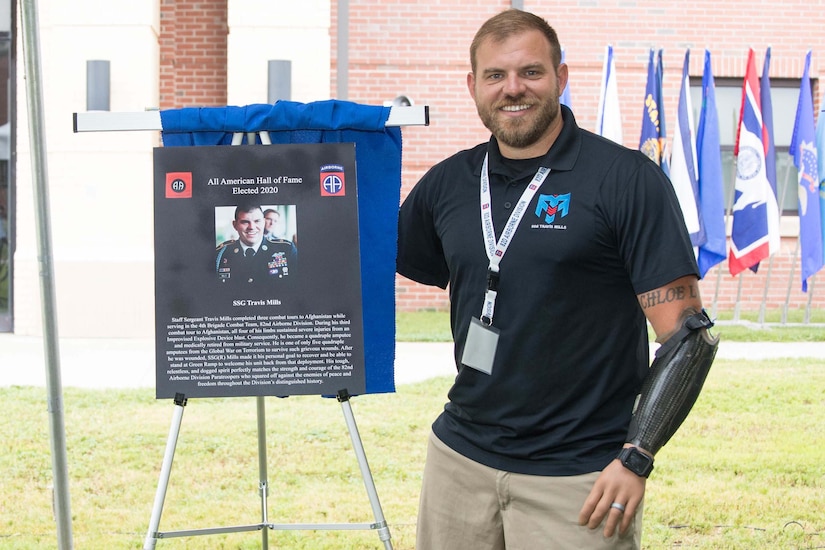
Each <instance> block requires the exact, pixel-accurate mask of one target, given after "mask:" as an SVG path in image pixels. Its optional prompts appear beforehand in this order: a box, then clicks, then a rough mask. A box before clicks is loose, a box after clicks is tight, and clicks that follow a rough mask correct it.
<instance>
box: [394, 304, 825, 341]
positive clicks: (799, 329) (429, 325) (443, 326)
mask: <svg viewBox="0 0 825 550" xmlns="http://www.w3.org/2000/svg"><path fill="white" fill-rule="evenodd" d="M758 316H759V314H758V312H745V313H742V314H741V315H740V318H739V320H738V321H737V322H733V320H732V318H733V313H732V312H720V313H719V315H718V317H717V319H716V321H717V325H716V327H715V328H714V329H713V333H714V334H717V333H718V334H721V335H722V338H723V341H724V340H727V341H731V342H734V341H736V342H825V311H820V310H816V311H814V312H813V313H812V315H811V319H810V322H809V323H807V324H805V323H803V320H804V311H802V310H793V311H790V312H789V314H788V319H787V322H786V323H784V324H783V323H782V322H781V312H768V313H766V316H765V323H763V324H758V323H757V322H756V321H757V319H758ZM396 326H397V328H396V330H397V339H398V340H399V341H402V342H449V341H450V340H451V339H452V335H451V333H450V315H449V313H447V312H445V311H416V312H399V313H398V314H397V315H396ZM649 337H650V339H651V340H653V339H654V337H653V332H652V331H650V332H649Z"/></svg>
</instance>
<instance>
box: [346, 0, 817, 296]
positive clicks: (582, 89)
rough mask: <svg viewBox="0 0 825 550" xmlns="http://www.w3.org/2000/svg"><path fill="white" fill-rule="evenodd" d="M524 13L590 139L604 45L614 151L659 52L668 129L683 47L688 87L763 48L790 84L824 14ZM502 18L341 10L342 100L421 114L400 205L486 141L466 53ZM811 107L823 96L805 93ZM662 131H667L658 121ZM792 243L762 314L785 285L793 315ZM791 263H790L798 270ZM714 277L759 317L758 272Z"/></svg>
mask: <svg viewBox="0 0 825 550" xmlns="http://www.w3.org/2000/svg"><path fill="white" fill-rule="evenodd" d="M525 4H526V6H525V7H526V8H527V9H529V10H531V11H533V12H535V13H537V14H539V15H541V16H543V17H545V18H546V19H547V20H548V21H549V22H550V24H551V25H553V26H554V27H555V29H556V30H557V32H558V33H559V38H560V40H561V43H562V46H563V47H564V48H565V49H566V53H567V63H568V65H569V66H570V80H571V91H572V101H573V106H574V111H575V113H576V118H577V121H578V123H579V125H580V126H582V127H584V128H591V129H592V128H593V127H594V125H595V120H596V109H597V104H598V99H599V85H600V81H601V72H602V64H603V58H604V50H605V46H606V45H607V44H608V43H610V44H613V46H614V53H615V56H616V70H617V74H618V88H619V92H620V103H621V108H622V116H623V123H624V137H625V145H628V146H630V147H635V146H637V145H638V140H639V132H640V128H641V117H642V104H641V102H642V99H641V98H642V96H643V94H644V88H645V80H646V71H647V58H648V51H649V49H650V48H651V47H654V48H657V49H658V48H664V66H665V77H664V83H665V90H664V91H665V97H666V98H667V99H666V101H665V113H666V115H667V117H666V118H667V120H668V121H672V120H673V117H674V115H673V113H674V112H675V110H676V103H677V101H678V81H679V78H680V76H681V67H682V61H683V58H684V53H685V49H686V48H691V53H692V55H691V68H690V74H691V75H692V76H701V74H702V62H703V59H702V58H703V50H704V48H706V47H707V48H709V49H710V50H711V53H712V55H713V71H714V75H715V76H716V77H717V78H721V77H734V78H742V76H743V75H744V69H745V62H746V60H747V50H748V48H749V47H753V48H754V50H755V52H756V54H757V64H758V71H759V72H760V73H761V61H762V56H763V54H764V51H765V48H766V47H767V46H768V45H771V46H772V63H771V78H796V79H798V78H800V77H801V75H802V65H803V60H804V55H805V52H806V51H807V50H808V49H809V48H811V47H816V46H818V45H821V41H819V37H820V36H821V33H822V29H825V12H823V10H811V9H810V3H809V2H807V1H805V0H784V1H783V2H781V3H777V2H771V1H769V0H761V1H760V0H757V1H755V2H754V1H751V0H749V1H747V2H746V1H744V0H735V1H732V2H728V3H719V2H717V1H713V0H697V1H694V2H690V3H684V2H660V3H657V4H655V7H650V6H652V5H653V4H652V3H648V2H625V1H622V0H599V1H592V2H580V1H578V0H576V1H558V0H534V1H532V2H528V3H525ZM508 7H510V2H509V1H505V0H495V1H489V0H488V1H482V0H468V1H461V2H443V1H442V2H438V1H436V0H349V10H350V13H349V23H350V29H349V82H348V90H349V94H348V97H347V98H346V99H349V100H352V101H357V102H360V103H367V104H381V103H382V102H383V101H386V100H390V99H392V98H394V97H395V96H397V95H400V94H404V95H407V96H408V97H410V98H412V99H413V101H414V102H415V103H416V104H426V105H429V106H430V126H429V127H426V128H421V127H408V128H405V129H404V131H403V135H404V161H403V174H402V180H403V189H402V195H406V193H407V192H408V191H409V189H410V188H411V186H412V185H413V184H414V183H415V181H417V180H418V178H419V177H420V176H421V175H422V174H423V173H424V172H425V171H426V170H427V168H428V167H430V166H431V165H433V164H434V163H435V162H437V161H438V160H441V159H442V158H444V157H446V156H448V155H449V154H451V153H453V152H455V151H457V150H459V149H463V148H467V147H470V146H472V145H475V144H476V143H478V142H480V141H483V140H486V139H487V136H488V133H487V131H486V129H485V128H483V126H482V125H481V124H480V123H479V122H478V119H477V116H476V113H475V107H474V105H473V103H472V100H471V99H470V97H469V94H468V92H467V88H466V74H467V72H468V71H469V53H468V49H469V45H470V42H471V40H472V37H473V35H474V33H475V31H476V29H477V28H478V26H479V25H480V24H481V23H482V22H483V21H484V20H485V19H487V18H488V17H490V16H492V15H494V14H495V13H497V12H499V11H501V10H502V9H506V8H508ZM331 13H332V25H331V28H330V32H331V35H332V66H331V75H332V86H331V88H330V94H331V96H332V97H334V96H335V93H336V92H335V91H336V89H337V88H336V62H335V56H336V53H337V40H336V33H337V30H336V29H337V27H336V25H337V1H336V0H331ZM824 73H825V51H816V50H815V51H814V59H813V66H812V70H811V75H812V78H814V79H818V78H819V77H820V76H822V75H823V74H824ZM815 90H816V96H815V97H817V99H818V96H819V95H820V94H821V93H822V87H820V86H818V87H816V88H815ZM669 124H670V125H671V128H672V124H673V123H672V122H669ZM795 246H796V240H795V239H783V245H782V250H781V252H780V253H779V254H778V255H777V256H776V257H775V259H774V265H773V268H772V270H771V281H770V284H769V307H770V308H771V309H777V308H781V306H782V305H783V304H784V303H785V299H786V295H787V292H788V282H789V280H791V282H792V285H791V288H792V293H791V307H804V305H805V304H806V303H807V296H806V295H803V294H802V293H801V292H800V290H799V289H800V283H799V280H798V279H799V268H798V265H797V266H796V272H795V274H793V275H792V274H791V273H790V271H791V267H792V265H793V261H792V260H793V254H794V249H795ZM797 263H798V262H797ZM721 269H723V270H724V274H723V275H722V277H721V286H720V288H719V292H718V294H719V298H718V303H719V305H720V307H721V308H724V309H732V308H733V306H734V303H735V301H736V299H737V295H740V304H741V307H742V309H743V310H745V311H748V310H750V311H754V310H758V309H759V307H760V304H761V300H762V296H763V293H764V288H765V279H766V277H767V273H768V271H769V270H768V266H767V262H766V263H763V265H762V267H761V268H760V270H759V273H758V274H756V275H754V274H753V273H751V272H750V271H748V272H747V273H745V274H744V275H743V279H742V289H741V292H740V291H739V285H738V279H734V278H732V277H731V276H730V275H729V274H728V272H727V266H726V264H722V268H721ZM716 272H717V270H713V271H711V272H710V273H709V274H708V276H707V277H706V278H705V280H704V281H702V292H703V296H704V299H705V302H706V303H707V305H708V306H710V305H711V304H712V302H713V300H714V295H716V294H717V289H716V286H717V283H716V281H717V277H716ZM820 278H823V283H822V284H821V285H820V287H822V288H819V289H817V291H815V292H814V294H813V295H814V305H815V306H816V307H825V275H822V274H821V275H820ZM398 307H399V309H403V310H414V309H420V308H445V307H447V297H446V293H444V292H443V291H440V290H437V289H436V290H433V289H428V288H425V287H422V286H420V285H416V284H414V283H410V282H409V281H406V280H402V279H399V282H398Z"/></svg>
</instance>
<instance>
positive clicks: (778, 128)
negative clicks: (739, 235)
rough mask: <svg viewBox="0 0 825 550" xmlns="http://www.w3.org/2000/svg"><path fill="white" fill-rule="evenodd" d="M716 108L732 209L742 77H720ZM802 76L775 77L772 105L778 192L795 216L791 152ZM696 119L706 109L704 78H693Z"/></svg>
mask: <svg viewBox="0 0 825 550" xmlns="http://www.w3.org/2000/svg"><path fill="white" fill-rule="evenodd" d="M715 80H716V82H715V84H716V109H717V110H718V112H719V142H720V144H721V146H722V174H723V177H724V180H725V208H726V209H727V210H728V211H729V210H730V207H731V205H732V204H733V184H734V179H735V176H736V164H735V159H734V156H733V147H734V145H735V143H736V132H737V129H738V127H739V110H740V108H741V106H742V79H736V78H717V79H715ZM799 85H800V80H797V79H792V78H783V79H780V78H772V79H771V107H772V109H773V133H774V136H773V140H774V148H775V149H776V193H777V196H778V197H781V204H780V206H781V210H782V214H784V215H791V216H795V215H796V212H797V209H798V206H799V203H798V198H797V190H796V186H797V173H796V166H794V164H793V157H791V156H790V155H789V154H788V151H789V149H790V144H791V137H792V135H793V126H794V121H795V119H796V104H797V102H798V101H799ZM690 93H691V97H690V100H691V103H692V106H693V121H694V124H695V127H696V129H698V127H699V113H700V112H701V109H702V78H701V77H692V78H691V79H690Z"/></svg>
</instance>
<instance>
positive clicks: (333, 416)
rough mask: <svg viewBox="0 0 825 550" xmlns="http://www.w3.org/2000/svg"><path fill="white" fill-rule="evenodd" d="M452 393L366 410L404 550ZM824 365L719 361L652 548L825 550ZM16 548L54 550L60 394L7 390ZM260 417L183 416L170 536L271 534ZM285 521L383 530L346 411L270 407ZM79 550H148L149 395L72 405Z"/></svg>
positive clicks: (291, 402) (155, 441) (662, 502)
mask: <svg viewBox="0 0 825 550" xmlns="http://www.w3.org/2000/svg"><path fill="white" fill-rule="evenodd" d="M449 383H450V381H449V379H447V378H438V379H433V380H429V381H426V382H421V383H417V384H412V385H405V386H401V387H399V388H398V391H397V393H395V394H383V395H367V396H360V397H355V398H353V399H352V401H351V403H352V408H353V411H354V414H355V418H356V421H357V422H358V428H359V431H360V434H361V438H362V440H363V443H364V447H365V450H366V453H367V456H368V458H369V462H370V466H371V469H372V472H373V476H374V479H375V483H376V487H377V489H378V494H379V496H380V499H381V503H382V505H383V510H384V514H385V517H386V519H387V521H388V523H389V527H390V532H391V534H392V541H393V545H394V548H396V549H411V548H413V546H414V537H415V520H416V505H417V499H418V490H419V484H420V476H421V469H422V465H423V460H424V452H425V448H426V436H427V433H428V430H429V425H430V422H431V421H432V419H433V418H434V417H435V416H436V415H437V414H438V412H439V411H440V410H441V408H442V407H443V403H444V399H445V394H446V392H447V389H448V386H449ZM824 399H825V360H766V361H726V360H719V361H717V362H716V364H715V365H714V368H713V369H712V371H711V373H710V375H709V377H708V380H707V383H706V386H705V390H704V392H703V393H702V395H701V396H700V398H699V401H698V403H697V405H696V407H695V408H694V410H693V412H692V414H691V415H690V417H689V418H688V420H687V421H686V423H685V424H684V425H683V427H682V429H681V430H680V431H679V433H677V435H676V436H675V437H674V439H673V440H672V441H671V442H670V443H669V444H668V445H667V446H666V447H665V448H664V449H663V450H662V451H661V452H660V454H659V456H658V457H657V465H656V470H655V471H654V473H653V475H652V477H651V480H650V482H649V484H648V488H649V489H648V495H647V502H646V506H645V520H644V525H645V527H644V539H643V540H644V547H645V548H650V549H658V548H692V549H693V548H701V549H739V548H741V549H754V548H760V549H761V548H782V549H797V548H799V549H802V548H820V547H823V546H825V498H823V495H825V460H823V449H825V415H824V414H823V412H825V411H824V410H823V400H824ZM0 400H2V415H0V438H2V440H3V441H6V442H7V443H6V445H7V451H6V452H4V453H2V454H0V472H3V482H2V484H0V547H1V548H4V549H10V550H18V549H19V550H23V549H26V550H29V549H32V548H55V547H56V535H55V532H56V529H55V525H54V521H53V519H52V511H51V506H52V503H51V499H52V495H51V479H52V473H51V463H50V458H49V456H50V454H49V453H50V451H49V435H48V418H47V412H46V407H45V392H44V389H43V388H29V387H25V388H23V387H12V388H2V389H0ZM255 402H256V401H255V399H252V398H231V399H194V400H191V401H190V402H189V404H188V405H187V406H186V408H185V409H184V411H185V412H184V417H183V422H182V429H181V433H180V439H179V442H178V447H177V452H176V455H175V460H174V466H173V469H172V476H171V480H170V483H169V491H168V494H167V496H166V500H165V506H164V510H163V516H162V519H161V525H160V528H161V531H171V530H179V529H193V528H204V527H227V526H235V525H246V524H254V523H258V522H260V521H261V512H260V504H261V501H260V497H259V496H258V458H257V457H258V454H257V453H258V451H257V444H258V440H257V431H256V427H257V420H256V406H255ZM266 407H267V414H266V422H267V428H268V429H267V439H266V442H267V457H268V468H269V475H268V479H269V482H270V491H269V512H268V515H269V521H270V522H273V523H292V522H302V523H303V522H312V523H332V522H355V523H361V522H369V521H371V520H372V512H371V509H370V506H369V501H368V499H367V496H366V492H365V490H364V487H363V483H362V479H361V476H360V473H359V471H358V468H357V462H356V459H355V456H354V453H353V452H352V447H351V443H350V440H349V436H348V433H347V430H346V426H345V423H344V419H343V415H342V413H341V409H340V405H339V404H338V403H337V402H336V401H335V400H331V399H324V398H320V397H316V396H307V397H290V398H288V399H277V398H267V399H266ZM64 408H65V423H66V434H67V449H68V458H69V476H70V488H71V510H72V515H73V522H72V530H73V536H74V543H75V547H76V548H84V549H85V548H90V549H99V548H107V549H108V548H127V549H128V548H134V549H137V548H142V547H143V540H144V538H145V535H146V529H147V526H148V523H149V519H150V513H151V510H152V503H153V499H154V493H155V489H156V487H157V484H158V474H159V471H160V465H161V462H162V458H163V452H164V449H165V445H166V438H167V435H168V431H169V425H170V422H171V418H172V412H173V406H172V405H171V403H170V402H169V401H156V400H155V399H154V397H153V392H152V391H150V390H123V391H96V390H80V389H68V390H66V391H65V398H64ZM268 540H269V544H270V547H274V548H289V549H312V550H319V549H322V550H323V549H336V550H338V549H342V548H344V549H356V550H357V549H368V548H370V549H372V548H382V547H383V545H382V544H381V543H380V541H379V539H378V535H377V534H376V533H375V532H371V531H287V530H280V531H271V532H269V535H268ZM260 546H261V534H260V533H257V532H252V533H232V534H221V535H209V536H200V537H185V538H172V539H162V540H159V541H158V543H157V548H158V549H165V548H169V549H182V548H186V549H194V548H204V549H207V548H208V549H216V548H227V549H229V548H232V549H247V548H248V549H252V548H260Z"/></svg>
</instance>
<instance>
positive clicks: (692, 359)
mask: <svg viewBox="0 0 825 550" xmlns="http://www.w3.org/2000/svg"><path fill="white" fill-rule="evenodd" d="M712 326H713V321H711V320H710V318H708V316H707V314H706V313H705V311H704V310H702V312H701V313H695V314H693V315H691V316H690V317H688V318H687V319H685V322H684V324H683V325H682V328H681V329H680V330H679V331H678V332H677V333H676V334H674V335H673V336H672V337H671V338H669V339H668V340H667V341H666V342H665V343H664V344H662V346H661V347H660V348H659V349H658V350H657V351H656V357H655V359H654V360H653V364H652V365H651V367H650V372H649V373H648V375H647V378H646V379H645V381H644V384H643V385H642V393H641V396H640V398H639V402H638V404H637V405H636V410H635V411H634V412H633V418H632V420H631V421H630V428H629V429H628V433H627V442H628V443H630V444H632V445H634V446H636V447H639V448H641V449H644V450H645V451H647V452H649V453H651V454H653V455H655V454H656V453H657V452H658V451H659V449H661V448H662V447H663V446H664V445H665V443H667V442H668V441H669V440H670V438H671V437H673V434H674V433H676V430H677V429H678V428H679V426H681V425H682V422H684V420H685V418H686V417H687V415H688V413H689V412H690V409H691V408H692V407H693V404H694V403H696V399H697V398H698V397H699V392H700V391H701V390H702V385H703V384H704V383H705V378H706V377H707V375H708V371H709V370H710V366H711V364H712V363H713V358H714V357H715V356H716V349H717V347H718V345H719V338H718V337H716V338H712V337H711V336H710V334H709V333H708V331H707V329H709V328H710V327H712Z"/></svg>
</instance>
